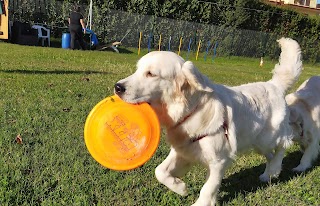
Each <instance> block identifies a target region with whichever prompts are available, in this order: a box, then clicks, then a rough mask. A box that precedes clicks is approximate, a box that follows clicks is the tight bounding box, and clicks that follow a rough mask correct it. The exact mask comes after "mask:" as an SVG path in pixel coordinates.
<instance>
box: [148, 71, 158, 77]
mask: <svg viewBox="0 0 320 206" xmlns="http://www.w3.org/2000/svg"><path fill="white" fill-rule="evenodd" d="M146 76H147V77H156V76H157V75H155V74H152V73H151V72H147V75H146Z"/></svg>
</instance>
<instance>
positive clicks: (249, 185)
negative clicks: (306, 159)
mask: <svg viewBox="0 0 320 206" xmlns="http://www.w3.org/2000/svg"><path fill="white" fill-rule="evenodd" d="M301 157H302V153H301V152H300V151H295V152H292V153H290V154H288V155H287V156H286V157H285V158H284V159H283V164H282V171H281V173H280V176H279V178H277V179H274V180H272V182H278V183H281V182H287V181H289V180H290V179H292V178H294V177H295V176H299V175H300V173H296V172H293V171H292V169H293V168H294V167H296V166H298V165H299V163H300V159H301ZM316 166H320V158H318V159H317V161H315V162H314V164H313V167H312V168H311V169H309V170H307V171H305V172H304V174H307V173H309V172H310V171H312V170H313V169H314V167H316ZM264 169H265V164H261V165H259V166H255V167H252V168H248V169H245V170H242V171H241V172H238V173H236V174H233V175H231V176H229V177H228V178H226V179H223V181H222V185H221V188H220V191H223V192H226V193H227V194H226V195H224V196H222V197H221V198H220V202H221V205H227V204H228V202H230V201H231V200H232V199H234V198H236V197H237V196H238V195H239V194H242V195H245V194H246V193H248V192H255V191H256V190H258V189H261V188H265V187H268V186H269V183H263V182H261V181H260V180H259V176H260V175H261V174H262V173H263V172H264Z"/></svg>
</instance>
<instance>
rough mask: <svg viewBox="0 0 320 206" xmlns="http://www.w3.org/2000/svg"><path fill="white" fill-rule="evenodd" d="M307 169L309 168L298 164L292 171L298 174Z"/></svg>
mask: <svg viewBox="0 0 320 206" xmlns="http://www.w3.org/2000/svg"><path fill="white" fill-rule="evenodd" d="M308 168H309V167H307V166H304V165H301V164H300V165H298V166H297V167H295V168H293V169H292V171H294V172H299V173H300V172H304V171H306V169H308Z"/></svg>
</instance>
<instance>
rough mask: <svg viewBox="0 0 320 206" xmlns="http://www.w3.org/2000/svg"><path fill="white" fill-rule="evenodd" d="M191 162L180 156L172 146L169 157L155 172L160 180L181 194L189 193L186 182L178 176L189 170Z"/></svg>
mask: <svg viewBox="0 0 320 206" xmlns="http://www.w3.org/2000/svg"><path fill="white" fill-rule="evenodd" d="M190 167H191V163H190V162H189V161H187V160H186V159H184V158H182V157H180V156H179V155H178V154H177V152H176V151H175V150H174V149H173V148H172V149H171V151H170V153H169V155H168V157H167V158H166V159H165V160H164V161H163V162H162V163H161V164H160V165H159V166H158V167H157V168H156V171H155V174H156V177H157V179H158V181H159V182H161V183H162V184H164V185H165V186H167V187H168V188H169V189H170V190H172V191H174V192H175V193H178V194H179V195H182V196H186V195H187V194H188V191H187V187H186V184H185V183H184V182H183V181H182V180H181V179H179V178H178V177H181V176H183V175H184V174H186V173H187V172H188V170H189V169H190Z"/></svg>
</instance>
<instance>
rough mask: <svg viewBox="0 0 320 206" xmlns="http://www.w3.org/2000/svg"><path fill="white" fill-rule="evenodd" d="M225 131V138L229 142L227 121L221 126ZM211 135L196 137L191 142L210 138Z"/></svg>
mask: <svg viewBox="0 0 320 206" xmlns="http://www.w3.org/2000/svg"><path fill="white" fill-rule="evenodd" d="M221 127H222V128H223V130H224V136H225V137H226V139H227V140H229V136H228V124H227V122H226V121H224V122H223V124H222V126H221ZM208 135H209V134H203V135H199V136H195V137H192V138H191V139H190V140H191V142H192V143H193V142H197V141H199V140H201V139H202V138H204V137H206V136H208Z"/></svg>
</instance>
